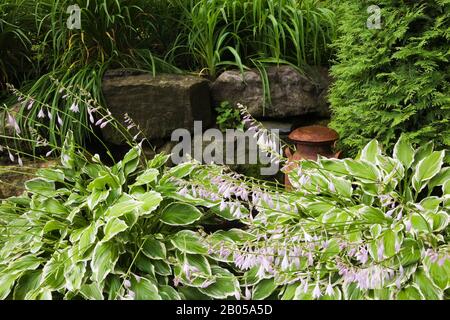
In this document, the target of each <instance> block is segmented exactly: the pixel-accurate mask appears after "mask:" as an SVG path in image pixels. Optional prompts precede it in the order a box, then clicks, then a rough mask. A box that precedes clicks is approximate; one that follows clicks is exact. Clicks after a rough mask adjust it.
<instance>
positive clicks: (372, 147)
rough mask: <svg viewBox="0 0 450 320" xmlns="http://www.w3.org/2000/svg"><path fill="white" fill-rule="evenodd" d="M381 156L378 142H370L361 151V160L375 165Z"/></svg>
mask: <svg viewBox="0 0 450 320" xmlns="http://www.w3.org/2000/svg"><path fill="white" fill-rule="evenodd" d="M380 154H381V150H380V146H379V145H378V141H377V140H372V141H370V142H369V143H368V144H367V145H366V146H365V147H364V149H362V151H361V160H365V161H368V162H370V163H373V164H375V162H376V159H377V156H378V155H380Z"/></svg>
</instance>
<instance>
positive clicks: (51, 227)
mask: <svg viewBox="0 0 450 320" xmlns="http://www.w3.org/2000/svg"><path fill="white" fill-rule="evenodd" d="M66 228H67V225H66V224H65V223H63V222H59V221H56V220H51V221H49V222H47V223H46V224H45V226H44V228H43V229H42V232H43V234H46V233H49V232H52V231H55V230H60V231H62V230H65V229H66Z"/></svg>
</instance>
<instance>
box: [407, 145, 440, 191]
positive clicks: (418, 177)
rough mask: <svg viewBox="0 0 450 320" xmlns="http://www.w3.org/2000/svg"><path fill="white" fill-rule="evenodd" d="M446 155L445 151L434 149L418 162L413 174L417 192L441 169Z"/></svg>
mask: <svg viewBox="0 0 450 320" xmlns="http://www.w3.org/2000/svg"><path fill="white" fill-rule="evenodd" d="M444 156H445V151H440V152H438V151H434V152H433V153H431V154H430V155H429V156H427V157H425V158H424V159H422V160H421V161H420V162H419V163H418V164H417V167H416V170H415V173H414V176H413V187H414V189H415V190H416V191H417V192H420V191H421V190H422V189H423V188H424V187H425V186H426V182H427V181H429V180H430V179H432V178H433V177H434V176H435V175H437V174H438V173H439V171H441V167H442V164H443V162H444Z"/></svg>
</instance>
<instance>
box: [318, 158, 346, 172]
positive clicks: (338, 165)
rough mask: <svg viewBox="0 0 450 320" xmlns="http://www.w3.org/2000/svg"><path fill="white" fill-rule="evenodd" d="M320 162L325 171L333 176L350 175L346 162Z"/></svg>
mask: <svg viewBox="0 0 450 320" xmlns="http://www.w3.org/2000/svg"><path fill="white" fill-rule="evenodd" d="M319 161H320V164H321V165H322V167H323V168H324V169H326V170H327V171H329V172H332V173H333V174H337V175H347V174H348V173H349V172H348V170H347V167H346V166H345V162H344V160H338V159H325V158H323V159H320V160H319Z"/></svg>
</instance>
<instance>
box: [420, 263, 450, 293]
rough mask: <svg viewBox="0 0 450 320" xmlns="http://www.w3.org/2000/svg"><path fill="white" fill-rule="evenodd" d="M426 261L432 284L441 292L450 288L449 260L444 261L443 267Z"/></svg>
mask: <svg viewBox="0 0 450 320" xmlns="http://www.w3.org/2000/svg"><path fill="white" fill-rule="evenodd" d="M427 260H428V261H426V262H425V263H426V265H427V267H428V271H429V272H428V273H429V275H430V277H431V279H432V280H433V282H434V283H435V284H436V285H437V286H438V287H439V288H441V289H442V290H445V289H447V288H448V287H450V260H449V259H446V260H445V262H444V264H443V265H440V264H439V263H433V262H431V261H429V260H430V259H427Z"/></svg>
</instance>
